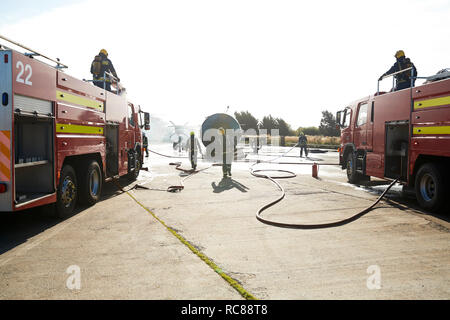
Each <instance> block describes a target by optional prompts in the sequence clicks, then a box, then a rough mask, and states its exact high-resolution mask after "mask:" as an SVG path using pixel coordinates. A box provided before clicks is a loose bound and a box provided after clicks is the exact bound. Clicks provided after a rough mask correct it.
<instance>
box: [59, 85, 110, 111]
mask: <svg viewBox="0 0 450 320" xmlns="http://www.w3.org/2000/svg"><path fill="white" fill-rule="evenodd" d="M56 100H59V101H65V102H69V103H75V104H78V105H80V106H84V107H88V108H93V109H96V110H98V111H103V102H100V101H97V100H92V99H88V98H83V97H80V96H76V95H74V94H70V93H67V92H62V91H58V90H56Z"/></svg>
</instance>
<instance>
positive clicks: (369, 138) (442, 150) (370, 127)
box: [340, 79, 450, 184]
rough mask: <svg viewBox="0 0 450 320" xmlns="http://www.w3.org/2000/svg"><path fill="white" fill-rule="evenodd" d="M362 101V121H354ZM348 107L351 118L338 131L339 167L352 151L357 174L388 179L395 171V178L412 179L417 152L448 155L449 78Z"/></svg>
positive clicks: (428, 155)
mask: <svg viewBox="0 0 450 320" xmlns="http://www.w3.org/2000/svg"><path fill="white" fill-rule="evenodd" d="M366 102H367V106H368V107H367V117H366V121H365V123H364V124H362V125H358V124H357V122H358V117H359V111H360V108H361V106H362V105H363V104H364V103H366ZM348 109H349V110H350V111H351V120H350V122H349V125H348V126H347V127H345V128H343V129H342V130H341V149H340V162H341V164H343V165H344V166H345V158H346V157H347V156H348V154H349V152H350V151H349V150H352V152H355V153H358V154H359V155H360V156H361V159H363V168H362V171H363V172H362V173H363V174H365V175H368V176H374V177H378V178H388V179H394V178H396V177H397V176H396V172H398V176H400V177H401V179H400V181H402V182H403V183H405V184H413V183H414V181H413V178H414V174H415V173H416V172H417V167H416V161H417V159H418V158H419V157H423V156H427V157H430V156H431V157H439V158H440V159H444V160H445V159H447V158H448V159H450V79H444V80H440V81H436V82H431V83H427V84H423V85H421V86H417V87H413V88H410V89H404V90H400V91H395V92H389V93H380V94H378V95H373V96H369V97H366V98H364V99H360V100H357V101H355V102H353V103H351V104H350V105H349V106H348ZM387 130H388V131H387ZM402 148H403V149H402ZM405 165H406V166H407V167H406V169H405ZM399 170H400V171H401V172H400V171H399ZM404 170H406V171H404ZM403 172H405V173H404V175H402V174H403Z"/></svg>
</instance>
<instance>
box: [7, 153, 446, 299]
mask: <svg viewBox="0 0 450 320" xmlns="http://www.w3.org/2000/svg"><path fill="white" fill-rule="evenodd" d="M155 150H157V151H162V152H163V153H169V154H170V155H175V156H178V153H174V152H173V150H171V149H170V148H167V146H157V147H155ZM283 150H284V149H280V150H262V153H263V152H265V154H266V155H265V156H261V155H260V156H259V159H273V158H274V157H275V156H276V155H280V154H281V153H282V152H283ZM297 152H298V149H296V150H293V151H292V152H291V153H289V155H290V157H283V158H281V159H277V160H276V161H277V162H299V163H300V162H304V163H311V162H314V161H315V162H317V163H319V178H318V179H315V178H313V177H312V176H311V165H309V164H308V165H292V164H289V165H280V164H258V165H257V166H256V167H255V168H267V169H271V168H273V169H288V170H292V171H294V172H296V174H297V177H296V178H292V179H286V180H280V183H281V184H282V185H283V187H284V188H285V190H286V198H285V199H284V200H283V201H281V202H280V203H278V204H277V205H275V206H274V207H272V208H270V209H268V210H267V211H265V212H264V213H263V216H264V217H267V218H270V219H273V220H275V221H282V222H289V223H323V222H330V221H335V220H339V219H344V218H347V217H349V216H351V215H353V214H355V213H357V212H358V211H360V210H362V209H364V208H366V207H368V206H369V205H370V204H371V203H373V202H374V201H375V200H376V198H377V197H378V196H379V194H380V193H381V192H382V191H383V190H384V188H386V187H387V183H386V182H383V181H381V180H375V181H371V182H369V183H367V184H365V185H362V186H354V185H350V184H348V183H347V182H346V181H347V180H346V176H345V171H343V170H341V169H340V168H339V167H338V166H320V163H325V162H326V163H333V162H334V163H336V162H337V161H338V159H337V153H336V152H327V153H310V157H309V159H308V158H306V159H305V158H302V159H299V158H297V157H296V156H297V155H298V154H297ZM274 155H275V156H274ZM291 156H292V157H291ZM249 158H251V157H250V156H249ZM179 160H180V159H169V158H163V157H160V156H157V155H154V154H151V155H150V157H149V158H147V159H146V165H147V166H148V167H149V169H150V171H149V172H145V171H141V175H140V176H139V178H138V181H136V182H135V183H133V184H127V182H126V180H124V179H121V181H120V183H121V184H122V185H123V186H124V188H125V189H130V188H131V187H132V186H133V185H134V184H136V183H137V184H139V185H141V186H144V187H147V188H151V189H152V190H146V189H133V190H131V191H129V194H130V195H131V196H133V197H134V198H135V199H133V198H132V197H131V196H130V195H129V194H127V193H123V192H121V191H120V190H118V188H117V187H116V186H115V185H114V184H113V183H108V184H106V185H105V189H104V195H103V199H102V201H101V202H99V203H97V204H96V205H94V206H92V207H89V208H79V209H78V210H77V212H76V214H74V215H73V216H72V217H70V218H68V219H66V220H64V221H60V220H57V219H54V218H51V217H50V216H49V214H48V213H47V212H46V210H47V209H48V208H47V209H46V208H43V209H33V210H29V211H27V212H23V213H16V214H7V215H2V216H0V299H243V297H242V295H241V294H240V293H239V292H238V291H237V290H235V289H234V288H233V287H232V286H230V284H229V283H228V282H226V281H225V280H224V279H223V278H222V277H220V275H219V274H218V273H217V270H216V271H215V270H213V269H212V268H211V267H210V266H208V265H207V264H206V263H205V262H204V261H203V260H201V259H200V258H199V257H198V256H197V255H195V254H194V253H193V252H192V251H191V250H190V249H189V248H188V247H187V246H186V245H185V244H183V243H182V242H180V240H179V239H178V238H176V237H175V236H174V234H173V233H171V232H169V231H168V229H167V228H166V227H165V226H164V225H163V224H162V223H161V222H159V221H158V220H156V219H155V217H153V216H152V215H151V214H150V213H149V212H148V211H147V210H145V209H144V208H143V207H142V206H144V207H146V208H147V209H148V210H149V211H150V212H151V213H153V214H154V215H156V216H157V217H158V218H159V219H161V221H163V222H164V223H165V224H166V225H167V226H168V227H170V228H172V229H173V230H175V231H176V233H177V234H178V235H180V236H181V237H183V238H184V239H186V241H188V242H189V244H191V245H192V246H193V247H194V248H196V250H198V252H199V253H201V254H204V255H205V256H207V257H208V258H209V259H210V260H211V261H212V262H213V263H215V265H216V266H218V267H219V268H220V269H221V270H222V271H223V272H224V273H225V274H227V275H228V276H230V277H231V278H233V279H234V280H236V281H237V282H238V283H239V284H240V285H241V286H242V288H243V289H245V290H246V291H247V292H249V293H250V294H252V295H253V296H255V297H256V298H258V299H449V298H450V267H449V265H450V251H449V243H450V233H449V230H450V224H449V222H448V220H449V217H448V216H443V215H431V214H429V213H426V212H423V211H422V210H420V209H419V208H418V206H417V203H416V201H415V200H414V199H410V198H405V197H403V196H402V195H401V193H400V191H399V190H400V189H399V188H398V187H394V189H393V190H392V191H390V192H389V194H388V197H387V199H386V200H382V201H381V202H380V203H379V204H378V205H377V207H376V209H374V210H373V211H371V212H369V213H368V214H366V215H365V216H363V217H361V218H360V219H358V220H356V221H354V222H352V223H349V224H347V225H344V226H341V227H336V228H328V229H317V230H296V229H285V228H278V227H273V226H269V225H266V224H263V223H261V222H259V221H257V220H256V218H255V213H256V211H257V209H258V208H260V207H261V206H263V205H264V204H266V203H268V202H270V201H271V200H275V199H276V198H277V197H278V196H279V194H280V192H279V190H278V189H277V188H276V186H275V185H274V184H273V183H271V182H270V181H269V180H266V179H258V178H255V177H253V176H252V175H250V173H249V167H250V165H252V163H245V162H240V163H234V164H233V168H232V173H233V176H232V179H226V180H224V179H222V171H221V168H220V167H211V168H209V169H207V170H205V171H202V172H201V173H198V174H195V175H193V176H191V177H189V178H188V179H186V180H185V181H184V185H185V189H184V190H183V191H181V192H179V193H169V192H166V191H165V190H166V188H167V187H168V186H169V185H176V184H179V183H180V180H181V179H182V178H183V177H184V176H183V174H181V176H180V171H177V170H175V169H174V167H173V166H169V165H168V164H169V162H173V161H179ZM181 161H182V163H183V167H185V168H189V164H188V161H187V160H183V159H181ZM208 166H210V164H209V163H203V162H202V161H199V169H202V168H206V167H208ZM138 202H139V203H138ZM141 205H142V206H141ZM73 270H76V271H75V272H74V273H72V272H73ZM78 270H79V273H78ZM75 275H76V276H78V275H79V277H77V278H74V276H75ZM74 279H76V280H75V281H72V280H74ZM77 279H78V280H79V282H77ZM77 284H79V288H76V285H77ZM74 286H75V288H74Z"/></svg>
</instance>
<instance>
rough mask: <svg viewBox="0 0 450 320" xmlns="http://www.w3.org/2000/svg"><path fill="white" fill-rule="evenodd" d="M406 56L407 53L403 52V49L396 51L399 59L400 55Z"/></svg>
mask: <svg viewBox="0 0 450 320" xmlns="http://www.w3.org/2000/svg"><path fill="white" fill-rule="evenodd" d="M404 56H405V53H404V52H403V50H398V51H397V52H396V53H395V57H396V58H397V59H398V58H400V57H404Z"/></svg>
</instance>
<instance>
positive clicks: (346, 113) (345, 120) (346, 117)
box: [342, 108, 351, 128]
mask: <svg viewBox="0 0 450 320" xmlns="http://www.w3.org/2000/svg"><path fill="white" fill-rule="evenodd" d="M350 116H351V110H350V109H348V108H347V109H345V110H344V111H343V118H342V127H343V128H347V127H348V126H349V125H350Z"/></svg>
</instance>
